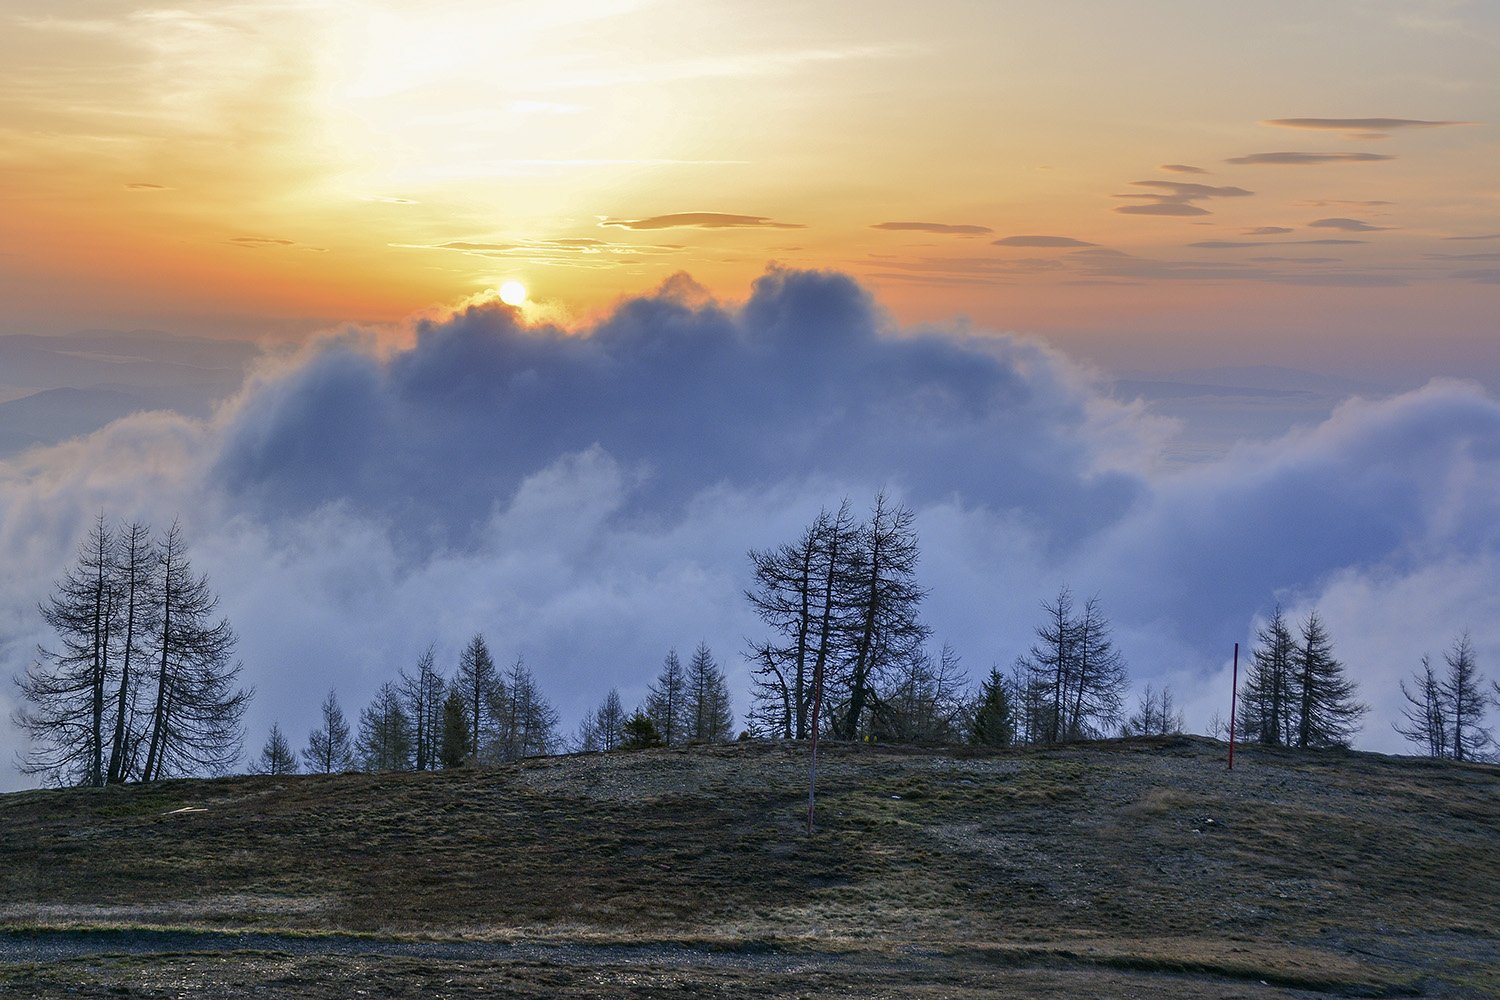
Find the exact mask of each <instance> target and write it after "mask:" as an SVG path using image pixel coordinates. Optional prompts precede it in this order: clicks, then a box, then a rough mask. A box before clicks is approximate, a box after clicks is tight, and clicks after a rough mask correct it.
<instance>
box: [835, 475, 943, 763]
mask: <svg viewBox="0 0 1500 1000" xmlns="http://www.w3.org/2000/svg"><path fill="white" fill-rule="evenodd" d="M915 520H916V515H915V513H914V512H913V511H912V509H911V508H910V507H908V506H906V505H905V504H901V503H892V501H891V500H890V499H889V498H888V497H887V496H886V495H885V494H884V493H880V494H878V495H877V496H876V497H875V507H874V509H873V510H872V511H871V512H870V520H869V522H868V523H867V524H865V525H863V526H862V528H861V529H860V531H859V535H858V542H857V545H856V547H855V550H854V553H853V558H851V559H850V561H849V567H848V570H847V574H848V575H847V586H848V588H849V590H848V594H849V610H850V615H849V619H848V622H847V625H846V629H847V632H848V637H849V639H848V653H847V655H846V658H845V664H844V669H843V672H842V674H843V676H842V677H841V680H842V682H843V685H844V688H845V692H844V693H845V694H846V696H847V697H846V700H845V701H844V703H843V704H842V705H841V706H839V708H838V712H837V721H836V724H835V726H834V732H835V733H836V734H837V735H838V736H840V737H842V738H843V739H854V738H855V737H856V736H857V735H858V734H859V733H860V732H861V731H862V728H863V727H864V726H866V725H867V724H868V720H867V719H866V718H865V716H866V714H867V712H868V711H869V709H870V708H871V707H872V706H873V702H874V698H875V695H876V686H877V684H878V683H879V682H880V680H881V678H882V675H883V674H884V672H885V671H886V670H888V669H890V668H892V667H894V666H896V665H897V664H901V663H905V662H907V661H908V660H909V658H910V657H912V656H915V655H916V653H917V651H918V650H920V649H921V648H922V646H923V644H924V643H926V641H927V639H928V637H929V636H930V635H931V634H932V630H931V629H930V628H928V627H927V626H926V625H924V624H923V623H922V621H921V619H920V618H919V612H920V610H921V605H922V601H923V599H924V598H925V597H926V596H927V591H925V590H923V589H922V588H921V587H920V586H918V585H917V582H916V572H917V558H918V546H917V533H916V528H915Z"/></svg>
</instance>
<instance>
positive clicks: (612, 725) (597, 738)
mask: <svg viewBox="0 0 1500 1000" xmlns="http://www.w3.org/2000/svg"><path fill="white" fill-rule="evenodd" d="M624 738H625V708H624V706H623V705H621V704H620V692H619V691H618V690H616V689H614V688H610V689H609V694H607V695H605V696H604V702H603V704H601V705H600V706H599V707H598V708H597V709H595V710H594V711H593V712H591V713H589V714H588V715H586V716H584V718H583V721H582V722H581V723H579V726H578V749H579V750H618V749H619V748H620V744H621V742H622V741H623V740H624Z"/></svg>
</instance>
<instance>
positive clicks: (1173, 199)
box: [1115, 181, 1255, 216]
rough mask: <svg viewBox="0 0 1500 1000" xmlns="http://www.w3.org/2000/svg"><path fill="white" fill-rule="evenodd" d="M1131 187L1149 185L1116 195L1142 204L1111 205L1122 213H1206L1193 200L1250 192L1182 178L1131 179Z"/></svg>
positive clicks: (1229, 196)
mask: <svg viewBox="0 0 1500 1000" xmlns="http://www.w3.org/2000/svg"><path fill="white" fill-rule="evenodd" d="M1130 183H1131V184H1132V185H1134V186H1135V187H1144V188H1151V189H1152V190H1151V191H1150V192H1149V193H1145V194H1139V193H1135V194H1117V195H1115V197H1116V198H1143V199H1146V204H1143V205H1120V206H1118V207H1116V208H1115V211H1116V212H1119V213H1121V214H1122V215H1180V216H1191V215H1209V214H1211V213H1210V212H1209V211H1208V209H1206V208H1201V207H1199V206H1198V205H1196V204H1194V202H1198V201H1204V200H1207V199H1209V198H1246V197H1249V196H1250V195H1252V194H1254V193H1255V192H1254V191H1246V190H1245V189H1244V188H1242V187H1216V186H1214V185H1212V184H1192V183H1188V182H1185V181H1131V182H1130Z"/></svg>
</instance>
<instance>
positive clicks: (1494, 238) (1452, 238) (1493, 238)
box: [1443, 233, 1500, 240]
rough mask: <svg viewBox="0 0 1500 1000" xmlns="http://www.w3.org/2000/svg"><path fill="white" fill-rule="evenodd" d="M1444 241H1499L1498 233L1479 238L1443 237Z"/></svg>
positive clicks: (1499, 235)
mask: <svg viewBox="0 0 1500 1000" xmlns="http://www.w3.org/2000/svg"><path fill="white" fill-rule="evenodd" d="M1443 239H1445V240H1500V233H1484V234H1482V235H1480V236H1444V237H1443Z"/></svg>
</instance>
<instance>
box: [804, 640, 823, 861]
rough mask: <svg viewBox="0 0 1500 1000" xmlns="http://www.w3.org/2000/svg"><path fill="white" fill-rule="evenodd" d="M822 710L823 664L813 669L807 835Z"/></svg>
mask: <svg viewBox="0 0 1500 1000" xmlns="http://www.w3.org/2000/svg"><path fill="white" fill-rule="evenodd" d="M822 712H823V665H822V664H821V663H820V664H818V667H817V669H815V670H814V671H813V714H812V764H811V765H810V766H809V768H808V772H807V835H808V836H809V837H811V836H812V832H813V803H814V801H815V800H816V798H817V789H818V726H819V716H821V715H822Z"/></svg>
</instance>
